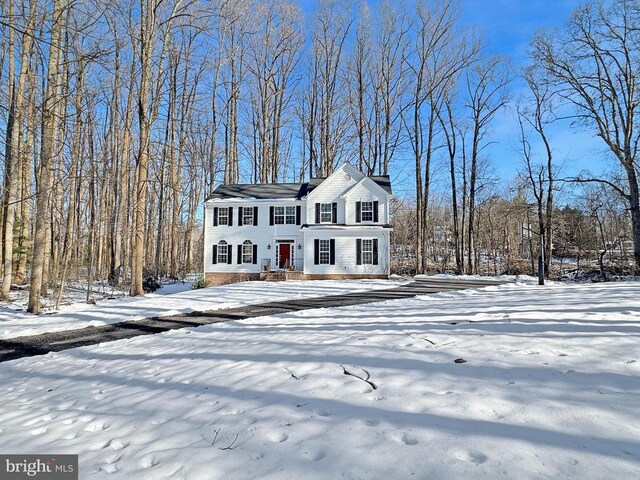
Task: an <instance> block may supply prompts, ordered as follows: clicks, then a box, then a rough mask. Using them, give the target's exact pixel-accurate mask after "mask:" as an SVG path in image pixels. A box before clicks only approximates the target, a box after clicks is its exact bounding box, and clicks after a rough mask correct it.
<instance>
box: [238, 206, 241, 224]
mask: <svg viewBox="0 0 640 480" xmlns="http://www.w3.org/2000/svg"><path fill="white" fill-rule="evenodd" d="M238 226H239V227H241V226H242V207H238Z"/></svg>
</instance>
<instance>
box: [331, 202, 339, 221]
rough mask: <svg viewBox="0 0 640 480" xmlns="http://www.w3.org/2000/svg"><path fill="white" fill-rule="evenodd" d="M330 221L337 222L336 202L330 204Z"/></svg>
mask: <svg viewBox="0 0 640 480" xmlns="http://www.w3.org/2000/svg"><path fill="white" fill-rule="evenodd" d="M331 223H338V204H337V203H335V202H334V203H332V204H331Z"/></svg>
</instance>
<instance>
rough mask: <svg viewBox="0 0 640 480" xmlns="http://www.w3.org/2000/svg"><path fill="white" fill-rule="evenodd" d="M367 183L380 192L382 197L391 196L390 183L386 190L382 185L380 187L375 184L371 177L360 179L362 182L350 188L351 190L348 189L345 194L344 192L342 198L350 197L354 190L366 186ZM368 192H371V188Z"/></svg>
mask: <svg viewBox="0 0 640 480" xmlns="http://www.w3.org/2000/svg"><path fill="white" fill-rule="evenodd" d="M388 179H389V177H387V180H388ZM367 183H370V184H372V186H373V188H375V189H377V190H379V191H380V192H382V194H383V195H391V183H389V189H388V190H387V189H386V188H385V187H383V186H382V185H380V184H379V183H378V182H376V181H375V180H374V179H373V178H372V177H362V180H360V181H359V182H358V183H356V184H354V185H352V186H351V188H349V189H348V190H347V191H346V192H344V193H343V194H342V197H343V198H346V197H348V196H349V195H351V194H352V193H353V192H354V191H355V190H356V188H357V187H358V186H359V185H366V184H367ZM369 190H371V188H369Z"/></svg>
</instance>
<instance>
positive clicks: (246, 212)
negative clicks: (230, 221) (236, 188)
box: [242, 207, 253, 225]
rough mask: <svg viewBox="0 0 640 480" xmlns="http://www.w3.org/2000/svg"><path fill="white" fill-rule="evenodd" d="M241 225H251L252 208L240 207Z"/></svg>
mask: <svg viewBox="0 0 640 480" xmlns="http://www.w3.org/2000/svg"><path fill="white" fill-rule="evenodd" d="M242 225H253V208H252V207H243V208H242Z"/></svg>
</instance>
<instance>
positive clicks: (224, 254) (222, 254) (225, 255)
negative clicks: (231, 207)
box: [218, 208, 229, 263]
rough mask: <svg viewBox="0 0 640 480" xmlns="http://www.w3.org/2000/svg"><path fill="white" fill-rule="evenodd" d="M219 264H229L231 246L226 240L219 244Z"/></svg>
mask: <svg viewBox="0 0 640 480" xmlns="http://www.w3.org/2000/svg"><path fill="white" fill-rule="evenodd" d="M225 210H226V208H225ZM218 263H229V245H227V242H225V241H224V240H220V242H218Z"/></svg>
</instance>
